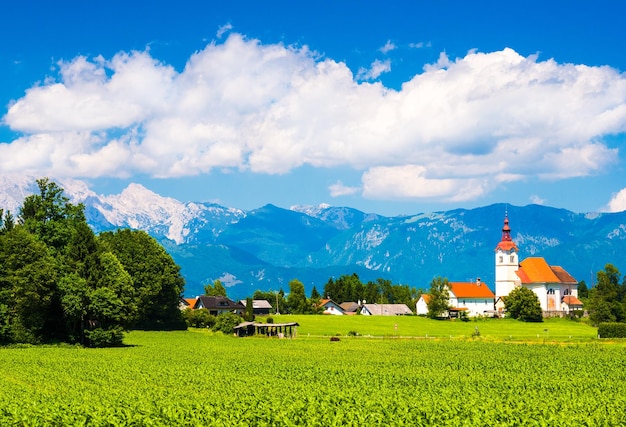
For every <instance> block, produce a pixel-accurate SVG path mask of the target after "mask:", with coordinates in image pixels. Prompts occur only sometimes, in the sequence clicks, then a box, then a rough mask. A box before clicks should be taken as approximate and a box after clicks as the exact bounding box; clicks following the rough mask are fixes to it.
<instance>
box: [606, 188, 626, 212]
mask: <svg viewBox="0 0 626 427" xmlns="http://www.w3.org/2000/svg"><path fill="white" fill-rule="evenodd" d="M606 210H607V211H608V212H622V211H626V188H622V189H621V190H620V191H619V192H617V194H614V195H613V197H612V198H611V201H609V204H608V205H607V207H606Z"/></svg>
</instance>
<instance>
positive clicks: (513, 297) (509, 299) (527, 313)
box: [504, 286, 543, 322]
mask: <svg viewBox="0 0 626 427" xmlns="http://www.w3.org/2000/svg"><path fill="white" fill-rule="evenodd" d="M504 306H505V309H506V312H507V315H508V316H510V317H512V318H513V319H519V320H522V321H524V322H542V321H543V313H542V311H541V304H540V303H539V298H537V295H535V293H534V292H533V291H531V290H530V289H528V288H525V287H523V286H520V287H517V288H515V289H513V290H512V291H511V293H509V295H507V296H506V297H505V298H504Z"/></svg>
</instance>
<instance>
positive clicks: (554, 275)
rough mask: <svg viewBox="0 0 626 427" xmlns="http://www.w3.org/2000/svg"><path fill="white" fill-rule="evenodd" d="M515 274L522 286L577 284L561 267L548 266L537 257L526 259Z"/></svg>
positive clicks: (543, 260)
mask: <svg viewBox="0 0 626 427" xmlns="http://www.w3.org/2000/svg"><path fill="white" fill-rule="evenodd" d="M516 274H517V276H518V277H519V278H520V280H521V281H522V284H530V283H570V284H576V283H578V281H577V280H576V279H574V278H573V277H572V276H571V275H570V274H569V273H568V272H567V271H565V269H563V268H562V267H559V266H550V265H548V263H547V262H546V260H545V259H543V258H538V257H533V258H526V259H525V260H524V261H522V262H521V263H520V268H519V270H517V271H516Z"/></svg>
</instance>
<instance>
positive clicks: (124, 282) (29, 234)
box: [0, 178, 186, 347]
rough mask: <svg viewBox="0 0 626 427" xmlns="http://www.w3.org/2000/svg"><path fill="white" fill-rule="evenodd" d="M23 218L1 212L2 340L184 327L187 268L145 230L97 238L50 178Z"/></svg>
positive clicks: (89, 340) (93, 338) (108, 339)
mask: <svg viewBox="0 0 626 427" xmlns="http://www.w3.org/2000/svg"><path fill="white" fill-rule="evenodd" d="M37 186H38V189H39V194H34V195H31V196H28V197H26V198H25V199H24V202H23V205H22V206H21V207H20V209H19V215H18V216H17V218H14V217H13V215H12V214H11V213H10V212H8V211H7V212H6V213H5V212H4V211H3V210H1V209H0V218H1V219H0V343H2V344H7V343H46V342H69V343H79V344H83V345H86V346H93V347H100V346H111V345H120V344H121V343H122V337H123V333H124V332H125V331H127V330H129V329H131V328H141V329H178V328H185V327H186V326H185V323H184V321H183V319H182V316H181V314H180V310H179V309H178V303H179V298H180V296H181V295H182V291H183V287H184V284H185V282H184V279H183V277H182V276H181V274H180V267H179V266H178V265H176V264H175V263H174V261H173V260H172V258H171V256H170V255H169V254H167V252H166V251H165V249H164V248H163V247H162V246H161V245H159V244H158V243H157V242H156V240H154V239H153V238H152V237H150V236H149V235H148V234H147V233H145V232H143V231H133V230H117V231H111V232H104V233H101V234H100V235H97V236H96V235H95V234H94V232H93V231H92V230H91V228H90V227H89V225H88V224H87V221H86V219H85V214H84V209H85V208H84V205H82V204H78V205H74V204H72V203H70V202H69V198H68V197H67V196H65V194H64V190H63V189H62V188H61V187H59V186H58V185H57V184H56V183H55V182H52V181H50V180H49V179H47V178H43V179H39V180H37Z"/></svg>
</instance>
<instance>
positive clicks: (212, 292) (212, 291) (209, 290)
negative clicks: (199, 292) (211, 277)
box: [204, 280, 226, 297]
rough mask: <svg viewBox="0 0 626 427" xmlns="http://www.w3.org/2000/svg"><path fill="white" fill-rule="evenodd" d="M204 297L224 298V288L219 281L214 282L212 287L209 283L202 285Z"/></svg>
mask: <svg viewBox="0 0 626 427" xmlns="http://www.w3.org/2000/svg"><path fill="white" fill-rule="evenodd" d="M204 295H206V296H207V297H225V296H226V288H225V287H224V285H223V284H222V282H221V281H220V280H215V281H214V282H213V285H212V286H211V284H210V283H208V284H206V285H204Z"/></svg>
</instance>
